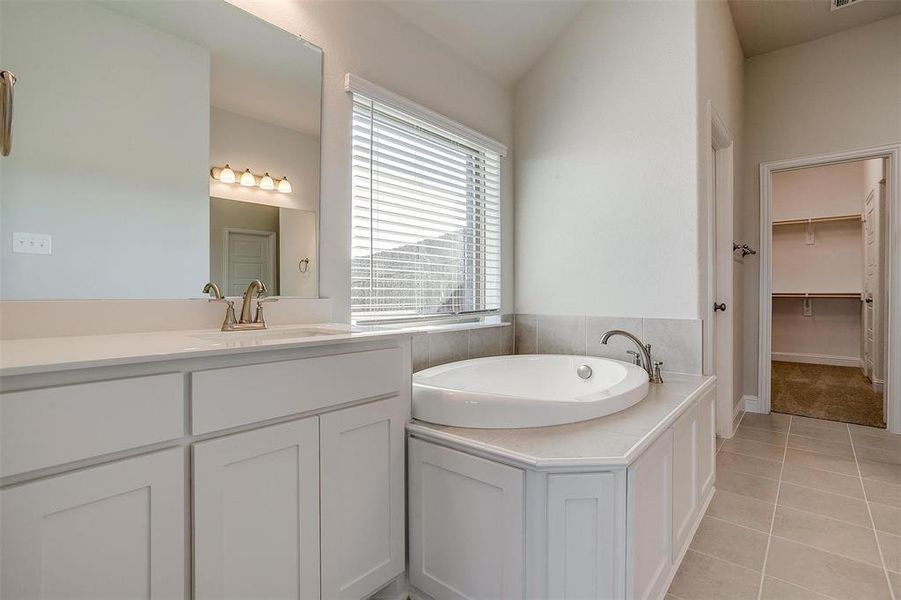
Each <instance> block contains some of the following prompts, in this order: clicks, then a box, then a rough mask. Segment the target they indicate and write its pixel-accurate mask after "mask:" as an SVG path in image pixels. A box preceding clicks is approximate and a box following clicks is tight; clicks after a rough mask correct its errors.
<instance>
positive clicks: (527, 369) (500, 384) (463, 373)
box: [413, 354, 648, 429]
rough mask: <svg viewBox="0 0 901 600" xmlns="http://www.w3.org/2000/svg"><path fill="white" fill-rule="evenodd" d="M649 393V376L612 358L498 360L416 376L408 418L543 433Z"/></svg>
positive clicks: (451, 366) (466, 363)
mask: <svg viewBox="0 0 901 600" xmlns="http://www.w3.org/2000/svg"><path fill="white" fill-rule="evenodd" d="M583 365H584V366H587V367H588V368H589V369H590V372H591V375H590V377H588V378H587V379H583V378H582V377H580V376H579V373H578V371H579V370H580V369H579V368H580V367H582V366H583ZM586 371H587V370H586V369H582V372H583V373H582V374H583V375H585V374H586ZM647 394H648V374H647V372H645V370H644V369H642V368H640V367H637V366H635V365H632V364H629V363H625V362H620V361H618V360H610V359H606V358H596V357H590V356H563V355H545V354H535V355H517V356H496V357H492V358H477V359H474V360H464V361H461V362H455V363H449V364H446V365H441V366H439V367H432V368H431V369H425V370H423V371H419V372H418V373H415V374H414V375H413V417H414V418H416V419H420V420H422V421H428V422H429V423H438V424H441V425H452V426H456V427H482V428H489V429H499V428H518V427H541V426H544V425H560V424H563V423H575V422H577V421H586V420H588V419H595V418H597V417H603V416H605V415H609V414H612V413H615V412H619V411H621V410H625V409H626V408H629V407H630V406H632V405H633V404H635V403H637V402H639V401H640V400H642V399H643V398H644V397H645V396H647Z"/></svg>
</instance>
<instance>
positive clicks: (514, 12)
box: [385, 0, 588, 84]
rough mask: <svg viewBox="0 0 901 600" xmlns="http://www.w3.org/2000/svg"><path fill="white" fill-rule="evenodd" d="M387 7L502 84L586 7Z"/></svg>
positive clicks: (403, 1) (500, 0)
mask: <svg viewBox="0 0 901 600" xmlns="http://www.w3.org/2000/svg"><path fill="white" fill-rule="evenodd" d="M385 4H386V5H387V6H389V7H390V8H392V9H393V10H394V11H395V12H397V13H398V14H399V15H401V16H402V17H403V18H404V19H406V20H407V21H408V22H410V23H411V24H412V25H414V26H415V27H417V28H419V29H421V30H423V31H425V32H426V33H429V34H431V35H432V36H433V37H436V38H438V39H439V40H440V41H442V42H444V44H446V45H447V46H449V47H450V48H451V49H452V50H454V52H456V53H457V54H459V55H460V56H462V57H463V58H465V59H467V60H469V61H470V62H472V63H474V64H477V65H479V66H481V67H482V68H483V69H484V70H485V71H487V72H488V73H489V74H490V75H492V76H493V77H495V78H496V79H497V80H498V81H501V82H502V83H505V84H512V83H515V82H516V81H517V80H518V79H519V78H520V77H522V76H523V75H524V74H525V73H526V71H528V70H529V68H530V67H531V66H532V65H533V64H534V63H535V62H536V61H537V60H538V59H539V58H540V57H541V55H542V54H544V52H545V51H546V50H547V49H548V48H550V46H551V44H553V43H554V41H555V40H556V39H557V37H558V36H559V35H560V33H561V32H562V31H563V29H564V28H565V27H566V26H567V25H568V24H569V23H570V22H572V20H573V19H574V18H575V17H576V15H577V14H578V13H579V12H580V11H581V10H582V8H584V7H585V5H586V4H588V2H587V1H586V0H555V1H544V2H538V1H528V0H470V1H467V2H461V1H459V0H432V1H429V2H424V1H422V0H386V1H385Z"/></svg>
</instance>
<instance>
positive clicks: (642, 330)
mask: <svg viewBox="0 0 901 600" xmlns="http://www.w3.org/2000/svg"><path fill="white" fill-rule="evenodd" d="M504 320H505V321H512V325H511V324H509V323H508V324H504V325H500V326H495V327H480V328H477V329H466V330H464V329H460V330H453V331H434V332H430V333H422V334H418V335H416V336H414V337H413V371H414V372H415V371H421V370H422V369H426V368H428V367H435V366H438V365H442V364H445V363H449V362H454V361H458V360H466V359H469V358H480V357H483V356H499V355H503V354H587V355H588V356H601V357H604V358H615V359H617V360H626V361H630V360H632V357H631V356H630V355H629V354H627V351H628V350H637V348H635V345H634V344H633V343H632V342H630V341H629V340H627V339H625V338H623V337H614V338H612V339H611V340H610V341H609V343H608V344H607V345H602V344H601V343H600V339H601V336H602V335H603V334H604V333H605V332H606V331H609V330H611V329H622V330H625V331H628V332H629V333H633V334H635V335H636V336H638V338H639V339H641V340H642V341H644V342H645V343H648V344H651V352H652V354H653V358H654V360H659V361H663V370H664V371H676V372H679V373H701V341H702V335H701V321H700V320H699V319H642V318H637V317H599V316H593V315H585V316H570V315H532V314H516V315H507V316H506V317H505V318H504Z"/></svg>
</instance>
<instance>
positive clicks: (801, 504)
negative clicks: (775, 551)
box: [778, 483, 870, 527]
mask: <svg viewBox="0 0 901 600" xmlns="http://www.w3.org/2000/svg"><path fill="white" fill-rule="evenodd" d="M778 504H780V505H781V506H787V507H788V508H794V509H797V510H804V511H807V512H811V513H815V514H818V515H822V516H824V517H831V518H833V519H838V520H840V521H845V522H846V523H851V524H853V525H859V526H861V527H869V525H870V515H869V513H868V512H867V505H866V503H865V502H864V501H863V500H858V499H856V498H848V497H847V496H839V495H837V494H830V493H827V492H822V491H820V490H814V489H811V488H805V487H800V486H797V485H794V484H791V483H783V484H782V488H781V489H780V490H779V502H778Z"/></svg>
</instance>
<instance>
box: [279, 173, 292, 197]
mask: <svg viewBox="0 0 901 600" xmlns="http://www.w3.org/2000/svg"><path fill="white" fill-rule="evenodd" d="M278 191H280V192H281V193H283V194H290V193H291V191H292V188H291V182H290V181H288V178H287V177H283V178H282V179H279V181H278Z"/></svg>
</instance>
